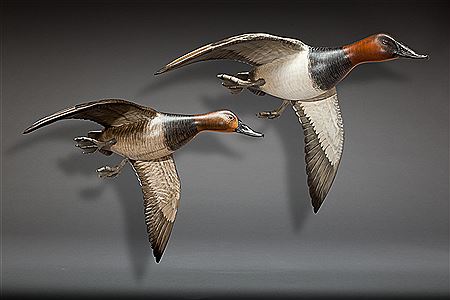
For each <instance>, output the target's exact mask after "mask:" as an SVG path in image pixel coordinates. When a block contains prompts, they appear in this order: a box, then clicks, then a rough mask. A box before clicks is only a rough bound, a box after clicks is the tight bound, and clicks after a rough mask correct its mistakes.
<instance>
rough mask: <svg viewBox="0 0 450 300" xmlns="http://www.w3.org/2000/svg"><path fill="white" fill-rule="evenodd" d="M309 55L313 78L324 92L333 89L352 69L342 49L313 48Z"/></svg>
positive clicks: (310, 70)
mask: <svg viewBox="0 0 450 300" xmlns="http://www.w3.org/2000/svg"><path fill="white" fill-rule="evenodd" d="M308 55H309V57H308V58H309V73H310V75H311V78H312V80H313V82H314V84H315V85H316V86H317V87H318V88H320V89H321V90H323V91H327V90H329V89H331V88H333V87H334V86H335V85H336V84H337V83H338V82H339V81H341V80H342V79H343V78H344V77H345V75H347V73H348V72H349V71H350V70H351V68H352V64H351V62H350V59H349V58H348V57H347V55H346V54H345V52H344V50H342V48H315V47H311V48H310V51H309V54H308Z"/></svg>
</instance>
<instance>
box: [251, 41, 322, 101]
mask: <svg viewBox="0 0 450 300" xmlns="http://www.w3.org/2000/svg"><path fill="white" fill-rule="evenodd" d="M309 51H310V48H309V47H305V48H304V50H303V51H300V52H298V53H296V54H293V55H290V56H287V57H283V58H280V59H277V60H275V61H273V62H271V63H268V64H264V65H262V66H258V67H256V68H255V69H254V70H253V72H252V76H253V78H254V79H255V80H257V79H259V78H263V79H264V80H265V84H263V85H261V86H260V87H259V89H260V90H261V91H263V92H265V93H267V94H269V95H272V96H275V97H278V98H281V99H285V100H308V99H311V98H314V97H317V96H319V95H321V94H323V93H324V91H323V90H321V89H319V88H318V87H316V86H315V84H314V82H313V80H312V78H311V76H310V72H309Z"/></svg>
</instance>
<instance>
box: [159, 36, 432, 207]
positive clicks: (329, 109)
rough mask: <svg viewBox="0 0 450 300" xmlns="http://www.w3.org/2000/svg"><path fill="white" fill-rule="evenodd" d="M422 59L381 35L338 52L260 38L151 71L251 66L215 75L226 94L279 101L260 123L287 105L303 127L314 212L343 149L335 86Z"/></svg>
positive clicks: (217, 46)
mask: <svg viewBox="0 0 450 300" xmlns="http://www.w3.org/2000/svg"><path fill="white" fill-rule="evenodd" d="M400 57H404V58H415V59H423V58H427V57H428V56H427V55H421V54H417V53H416V52H414V51H413V50H411V49H410V48H409V47H407V46H405V45H404V44H402V43H400V42H398V41H396V40H395V39H394V38H392V37H391V36H389V35H387V34H376V35H372V36H369V37H367V38H364V39H362V40H360V41H357V42H355V43H353V44H350V45H346V46H342V47H334V48H330V47H313V46H308V45H306V44H304V43H303V42H301V41H299V40H296V39H292V38H285V37H279V36H274V35H270V34H266V33H249V34H242V35H238V36H233V37H230V38H227V39H224V40H221V41H218V42H215V43H211V44H208V45H206V46H203V47H200V48H198V49H196V50H194V51H192V52H189V53H187V54H185V55H183V56H181V57H179V58H177V59H175V60H173V61H172V62H170V63H169V64H167V65H166V66H164V67H163V68H162V69H160V70H159V71H157V72H156V73H155V74H156V75H157V74H161V73H164V72H167V71H171V70H174V69H177V68H181V67H184V66H187V65H189V64H192V63H195V62H199V61H206V60H216V59H230V60H235V61H240V62H243V63H246V64H249V65H251V66H253V68H252V69H251V70H250V71H249V72H241V73H238V74H236V75H234V76H232V75H228V74H219V75H218V78H220V79H221V80H222V85H223V86H225V87H226V88H228V89H229V90H230V91H231V93H233V94H237V93H239V92H241V91H242V90H243V89H248V90H249V91H251V92H252V93H254V94H256V95H259V96H263V95H265V94H269V95H272V96H275V97H278V98H281V99H282V100H283V102H282V104H281V106H280V107H278V108H277V109H275V110H273V111H263V112H260V113H259V114H258V116H259V117H260V118H269V119H273V118H276V117H279V116H280V115H281V113H282V112H283V111H284V110H285V108H286V107H287V106H288V105H290V104H291V105H292V107H293V109H294V111H295V113H296V114H297V116H298V119H299V121H300V123H301V125H302V126H303V132H304V135H305V161H306V172H307V175H308V186H309V193H310V196H311V200H312V205H313V209H314V212H315V213H317V211H318V210H319V208H320V206H321V205H322V203H323V201H324V199H325V197H326V196H327V194H328V191H329V190H330V188H331V185H332V183H333V180H334V178H335V176H336V172H337V169H338V167H339V163H340V160H341V156H342V151H343V145H344V129H343V122H342V116H341V112H340V109H339V103H338V97H337V93H336V85H337V84H338V83H339V82H340V81H341V80H342V79H344V78H345V76H346V75H347V74H348V73H349V72H350V71H351V70H352V69H353V68H354V67H355V66H357V65H359V64H362V63H367V62H382V61H387V60H392V59H396V58H400Z"/></svg>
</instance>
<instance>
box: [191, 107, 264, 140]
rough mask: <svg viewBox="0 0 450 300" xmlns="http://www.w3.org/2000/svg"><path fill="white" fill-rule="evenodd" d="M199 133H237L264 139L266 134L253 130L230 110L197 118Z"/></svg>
mask: <svg viewBox="0 0 450 300" xmlns="http://www.w3.org/2000/svg"><path fill="white" fill-rule="evenodd" d="M195 122H196V126H197V129H198V131H203V130H209V131H220V132H236V133H241V134H245V135H248V136H253V137H263V136H264V134H262V133H259V132H256V131H254V130H253V129H251V128H250V127H249V126H247V125H245V124H244V123H242V121H241V120H239V118H238V117H237V116H236V115H235V114H234V113H233V112H232V111H229V110H219V111H214V112H210V113H206V114H202V115H198V116H196V117H195Z"/></svg>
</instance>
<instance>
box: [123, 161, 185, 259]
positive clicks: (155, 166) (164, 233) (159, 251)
mask: <svg viewBox="0 0 450 300" xmlns="http://www.w3.org/2000/svg"><path fill="white" fill-rule="evenodd" d="M131 163H132V165H133V168H134V170H135V172H136V175H137V176H138V178H139V182H140V184H141V187H142V193H143V194H144V214H145V223H146V225H147V233H148V238H149V241H150V244H151V246H152V248H153V255H154V256H155V259H156V262H159V261H160V260H161V257H162V255H163V253H164V249H165V248H166V246H167V242H168V240H169V237H170V233H171V232H172V227H173V224H174V222H175V217H176V214H177V210H178V205H179V202H180V190H181V187H180V180H179V178H178V174H177V170H176V166H175V162H174V160H173V156H172V155H169V156H166V157H163V158H160V159H156V160H152V161H139V160H138V161H132V162H131Z"/></svg>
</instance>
